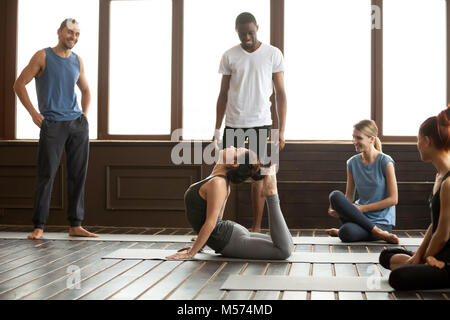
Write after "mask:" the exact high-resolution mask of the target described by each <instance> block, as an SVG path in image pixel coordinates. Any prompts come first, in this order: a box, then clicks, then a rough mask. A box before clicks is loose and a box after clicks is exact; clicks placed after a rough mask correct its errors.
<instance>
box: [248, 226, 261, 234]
mask: <svg viewBox="0 0 450 320" xmlns="http://www.w3.org/2000/svg"><path fill="white" fill-rule="evenodd" d="M250 232H256V233H261V228H256V227H252V228H251V229H250Z"/></svg>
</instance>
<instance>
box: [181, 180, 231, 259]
mask: <svg viewBox="0 0 450 320" xmlns="http://www.w3.org/2000/svg"><path fill="white" fill-rule="evenodd" d="M215 177H221V178H224V179H225V180H226V181H227V190H228V188H229V181H228V179H227V177H226V176H224V175H216V176H211V177H208V178H206V179H203V180H201V181H199V182H197V183H194V184H193V185H191V186H190V187H189V189H187V191H186V192H185V194H184V203H185V207H186V217H187V219H188V221H189V223H190V224H191V226H192V228H193V229H194V230H195V232H197V234H198V233H199V232H200V229H201V228H202V226H203V224H204V223H205V220H206V200H204V199H203V198H202V197H201V196H200V194H199V189H200V187H201V186H202V185H203V184H205V183H206V182H208V181H209V180H211V179H213V178H215ZM234 224H235V222H233V221H229V220H222V219H220V217H219V218H218V219H217V223H216V227H215V228H214V230H213V231H212V232H211V235H210V236H209V238H208V241H207V242H206V244H207V245H208V246H209V247H210V248H211V249H213V250H214V251H215V252H216V253H220V252H222V250H223V249H224V248H225V246H226V245H227V244H228V242H229V241H230V238H231V234H232V232H233V225H234Z"/></svg>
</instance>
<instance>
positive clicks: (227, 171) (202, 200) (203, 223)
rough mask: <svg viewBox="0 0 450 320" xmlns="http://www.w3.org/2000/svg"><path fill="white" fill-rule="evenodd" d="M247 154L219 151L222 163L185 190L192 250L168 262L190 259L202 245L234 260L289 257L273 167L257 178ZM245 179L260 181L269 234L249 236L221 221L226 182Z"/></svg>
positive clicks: (256, 166) (289, 243)
mask: <svg viewBox="0 0 450 320" xmlns="http://www.w3.org/2000/svg"><path fill="white" fill-rule="evenodd" d="M250 152H251V151H249V150H247V149H245V148H239V149H236V148H234V147H229V148H226V149H224V150H221V151H220V153H219V158H220V159H222V161H219V163H217V164H216V165H215V166H214V169H213V170H212V172H211V175H210V176H209V177H207V178H206V179H204V180H202V181H199V182H197V183H195V184H193V185H191V186H190V187H189V189H188V190H187V191H186V193H185V195H184V199H185V205H186V216H187V219H188V221H189V223H190V224H191V226H192V228H193V229H194V230H195V232H197V234H198V236H197V239H196V240H195V243H194V244H193V246H192V247H186V248H182V249H180V250H179V251H178V252H177V253H175V254H173V255H171V256H169V257H167V258H168V259H189V258H192V257H193V256H194V255H195V254H196V253H197V252H199V251H200V250H201V249H202V248H203V246H205V245H208V246H209V247H210V248H212V249H213V250H215V252H216V253H220V254H222V255H223V256H227V257H235V258H247V259H276V260H283V259H286V258H288V257H289V256H290V255H291V252H292V249H293V242H292V237H291V233H290V231H289V229H288V227H287V225H286V222H285V221H284V217H283V214H282V212H281V209H280V200H279V198H278V193H277V182H276V178H275V170H274V167H271V168H270V169H269V171H270V172H269V174H267V175H265V176H264V175H261V168H260V164H259V162H258V163H256V164H252V163H253V162H256V161H250V160H251V155H250ZM255 157H256V156H255ZM227 159H229V160H230V161H226V160H227ZM249 178H252V179H253V180H261V179H263V190H262V192H263V196H265V197H266V203H267V209H268V210H267V211H268V215H269V230H270V235H267V234H261V233H252V232H249V231H248V230H247V229H246V228H245V227H243V226H241V225H240V224H238V223H235V222H232V221H229V220H222V215H223V212H224V209H225V204H226V201H227V199H228V196H229V193H230V185H229V184H230V182H231V183H234V184H237V183H241V182H244V181H246V180H247V179H249Z"/></svg>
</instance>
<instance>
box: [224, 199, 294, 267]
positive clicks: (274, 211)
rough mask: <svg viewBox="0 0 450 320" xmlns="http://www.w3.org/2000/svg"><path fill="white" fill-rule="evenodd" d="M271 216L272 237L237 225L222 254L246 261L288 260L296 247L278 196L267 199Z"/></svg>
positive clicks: (270, 228)
mask: <svg viewBox="0 0 450 320" xmlns="http://www.w3.org/2000/svg"><path fill="white" fill-rule="evenodd" d="M266 203H267V211H268V215H269V230H270V235H267V234H262V233H254V232H249V231H248V230H247V229H246V228H245V227H243V226H241V225H240V224H235V225H234V227H233V233H232V235H231V238H230V241H229V242H228V244H227V245H226V246H225V248H224V249H223V250H222V252H221V254H222V255H224V256H227V257H233V258H245V259H269V260H284V259H287V258H288V257H289V256H290V255H291V253H292V249H293V247H294V244H293V242H292V236H291V233H290V231H289V229H288V227H287V225H286V221H284V217H283V213H282V212H281V208H280V200H279V198H278V195H277V194H274V195H270V196H268V197H267V198H266Z"/></svg>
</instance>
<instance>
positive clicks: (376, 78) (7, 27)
mask: <svg viewBox="0 0 450 320" xmlns="http://www.w3.org/2000/svg"><path fill="white" fill-rule="evenodd" d="M111 1H117V0H99V6H100V8H99V9H100V10H99V15H100V16H99V57H98V58H99V70H98V71H99V72H98V129H97V130H98V134H97V136H98V140H162V141H167V140H170V139H171V136H170V135H116V134H109V133H108V116H109V114H108V102H109V101H108V97H109V91H108V90H109V88H108V83H109V33H110V4H111ZM120 1H127V0H120ZM445 1H446V16H447V19H446V25H447V30H446V32H447V76H446V78H447V86H446V87H447V103H450V4H449V1H450V0H445ZM172 2H173V6H172V58H171V59H172V68H171V132H173V131H174V130H176V129H179V128H182V117H183V98H182V97H183V16H184V10H183V9H184V0H172ZM372 5H376V6H378V7H379V8H380V9H381V12H383V0H372ZM17 9H18V0H0V41H1V43H3V44H5V47H6V48H7V49H8V50H1V52H0V75H1V76H0V99H1V100H0V114H1V115H2V117H0V140H16V133H15V131H16V112H15V110H16V109H15V107H16V99H15V94H14V91H13V90H12V86H13V84H14V81H15V79H16V77H17V73H18V72H19V71H20V70H16V52H17V22H18V21H17ZM283 37H284V0H271V1H270V43H271V44H272V45H274V46H276V47H278V48H279V49H280V50H281V51H282V52H284V39H283ZM371 43H372V48H371V119H373V120H374V121H375V122H376V123H377V125H378V128H379V136H380V139H381V140H382V141H383V142H400V143H402V142H405V143H409V142H415V141H416V139H417V138H416V137H412V136H385V135H384V134H383V99H382V97H383V81H382V79H383V18H382V17H381V28H380V29H377V28H374V29H372V31H371ZM287 95H288V105H289V92H287ZM288 108H289V106H288ZM274 126H275V127H276V126H277V124H275V125H274ZM290 141H297V142H301V141H305V140H290ZM308 142H310V141H308ZM316 142H323V143H330V141H316ZM288 143H289V141H288Z"/></svg>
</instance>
